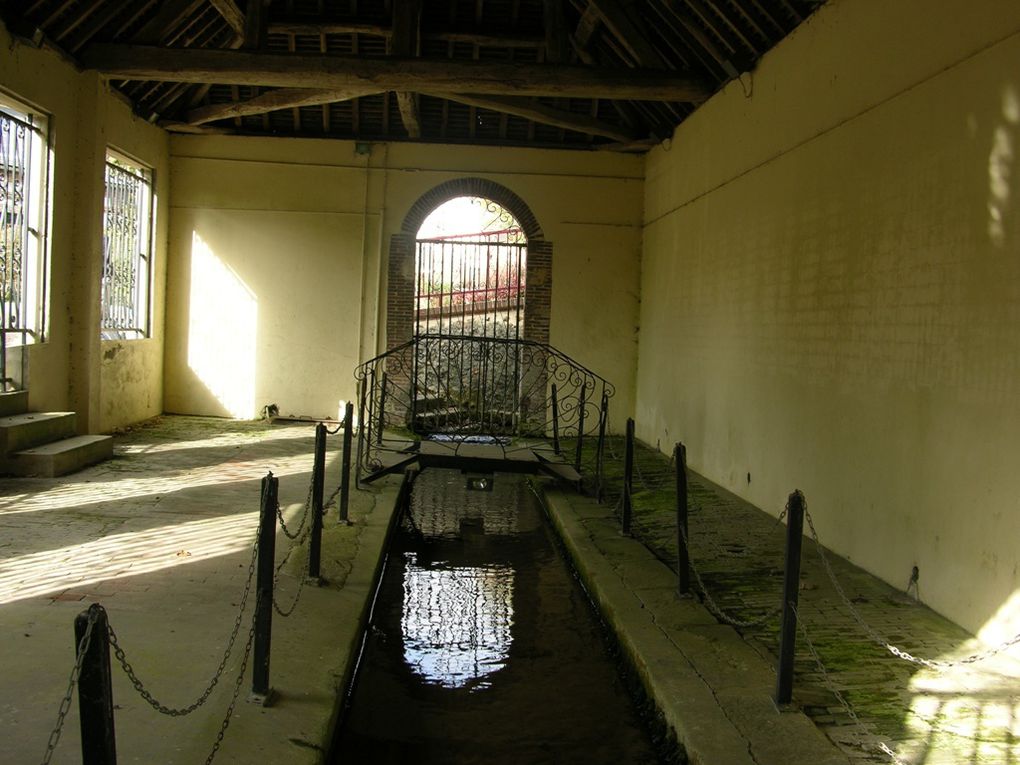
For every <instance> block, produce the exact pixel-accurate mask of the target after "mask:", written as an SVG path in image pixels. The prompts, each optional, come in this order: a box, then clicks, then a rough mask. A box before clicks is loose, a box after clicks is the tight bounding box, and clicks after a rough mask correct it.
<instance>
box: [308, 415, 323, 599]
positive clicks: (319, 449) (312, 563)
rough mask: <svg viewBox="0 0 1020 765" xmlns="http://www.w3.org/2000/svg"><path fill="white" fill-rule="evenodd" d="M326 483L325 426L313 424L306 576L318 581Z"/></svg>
mask: <svg viewBox="0 0 1020 765" xmlns="http://www.w3.org/2000/svg"><path fill="white" fill-rule="evenodd" d="M325 483H326V426H325V425H324V424H323V423H321V422H320V423H319V424H318V425H316V426H315V459H314V461H313V462H312V507H311V513H312V533H311V538H310V539H309V540H308V578H309V579H314V580H315V581H319V559H320V558H321V557H322V494H323V487H324V486H325Z"/></svg>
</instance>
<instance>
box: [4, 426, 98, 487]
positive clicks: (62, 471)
mask: <svg viewBox="0 0 1020 765" xmlns="http://www.w3.org/2000/svg"><path fill="white" fill-rule="evenodd" d="M112 456H113V437H112V436H72V437H71V438H64V439H61V440H59V441H54V442H53V443H49V444H44V445H42V446H36V447H33V448H31V449H23V450H22V451H18V452H15V453H14V454H11V455H10V456H9V457H7V459H5V460H3V462H2V466H3V471H4V472H5V473H8V474H9V475H20V476H27V475H36V476H43V477H45V478H53V477H55V476H58V475H67V474H68V473H73V472H75V471H76V470H81V469H82V468H83V467H87V466H89V465H94V464H96V463H97V462H102V461H103V460H107V459H109V458H110V457H112Z"/></svg>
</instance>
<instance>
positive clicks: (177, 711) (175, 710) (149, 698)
mask: <svg viewBox="0 0 1020 765" xmlns="http://www.w3.org/2000/svg"><path fill="white" fill-rule="evenodd" d="M258 554H259V542H258V537H257V536H256V538H255V544H254V545H252V553H251V561H250V563H249V564H248V577H247V581H246V582H245V584H244V591H243V592H242V594H241V605H240V607H239V609H238V613H237V618H236V619H234V627H233V629H232V630H231V632H230V638H229V639H228V640H227V648H226V650H225V651H224V652H223V658H222V659H221V660H220V664H219V666H218V667H217V668H216V672H215V674H214V675H213V677H212V680H210V681H209V684H208V685H207V686H206V688H205V690H204V691H202V693H201V695H199V697H198V699H197V700H195V701H194V702H192V703H191V704H188V705H187V706H183V707H169V706H167V705H165V704H163V703H162V702H160V701H159V700H158V699H156V698H155V697H154V696H153V695H152V693H151V692H150V691H149V690H148V689H147V688H146V687H145V684H144V683H143V682H142V680H141V678H139V677H138V675H137V674H136V672H135V670H134V667H132V666H131V662H129V661H128V660H127V655H126V654H125V652H124V649H123V648H122V647H121V645H120V642H119V640H118V638H117V634H116V633H115V632H114V631H113V626H112V625H110V626H109V639H110V645H111V646H112V647H113V653H114V656H116V657H117V661H118V662H119V663H120V666H121V668H122V669H123V670H124V674H126V675H127V677H128V680H130V681H131V686H132V687H133V688H134V689H135V691H137V692H138V695H139V696H141V697H142V699H144V700H145V702H146V703H147V704H148V705H149V706H150V707H152V708H153V709H155V710H156V711H157V712H159V713H160V714H163V715H168V716H170V717H184V716H185V715H189V714H191V713H192V712H194V711H195V710H196V709H198V708H199V707H200V706H202V705H203V704H204V703H205V702H206V701H207V700H208V698H209V696H210V694H212V692H213V689H214V688H215V687H216V685H217V684H218V683H219V681H220V678H221V677H222V675H223V671H224V669H225V668H226V666H227V662H228V661H229V660H230V654H231V652H232V651H233V650H234V643H235V642H236V640H237V635H238V633H239V632H240V629H241V622H242V619H243V618H244V612H245V610H246V607H247V604H248V596H249V594H250V593H251V585H252V582H253V581H254V579H255V564H256V562H257V561H258ZM257 597H258V596H257V595H256V599H257Z"/></svg>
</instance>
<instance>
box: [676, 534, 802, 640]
mask: <svg viewBox="0 0 1020 765" xmlns="http://www.w3.org/2000/svg"><path fill="white" fill-rule="evenodd" d="M679 529H680V538H681V539H682V540H683V543H684V547H685V548H686V549H687V557H688V562H689V563H690V566H691V571H693V572H694V579H695V581H697V583H698V589H700V590H701V594H702V595H704V596H705V605H707V606H708V610H709V611H711V612H712V614H713V615H714V616H715V617H716V618H718V619H722V621H724V622H726V624H729V625H730V626H731V627H739V628H743V629H746V628H749V627H758V626H761V625H762V624H765V622H767V621H769V620H770V619H773V618H775V617H776V615H778V614H779V612H780V611H782V610H783V605H782V603H780V604H779V605H778V606H775V607H774V608H772V609H770V610H769V611H768V612H766V613H764V614H762V615H761V616H759V617H758V618H757V619H751V620H749V621H742V620H740V619H735V618H734V617H732V616H730V615H729V614H727V613H726V612H725V611H723V610H722V608H720V607H719V604H718V603H716V602H715V600H714V599H713V598H712V595H711V594H710V593H709V591H708V589H707V588H706V587H705V582H704V580H703V579H702V578H701V572H700V571H698V567H697V566H695V565H694V559H693V557H692V556H691V547H690V545H689V544H688V543H687V532H686V531H684V527H683V526H680V527H679ZM745 605H746V604H745Z"/></svg>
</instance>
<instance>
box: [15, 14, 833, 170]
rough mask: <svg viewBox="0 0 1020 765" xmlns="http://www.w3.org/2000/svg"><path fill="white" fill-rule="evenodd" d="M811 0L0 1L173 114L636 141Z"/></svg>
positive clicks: (510, 139) (742, 64) (19, 22)
mask: <svg viewBox="0 0 1020 765" xmlns="http://www.w3.org/2000/svg"><path fill="white" fill-rule="evenodd" d="M820 2H821V0H0V15H2V17H3V19H4V21H5V23H6V24H7V27H8V29H10V30H11V32H12V33H13V34H15V35H17V36H20V37H22V38H26V39H27V40H28V41H29V42H30V43H31V44H35V45H52V46H55V47H57V48H60V49H61V50H62V51H64V52H65V53H66V54H68V55H69V56H71V57H72V58H74V59H75V60H76V61H77V62H78V63H79V64H80V65H81V66H82V67H84V68H90V69H96V70H98V71H99V72H101V73H103V74H104V75H105V76H107V77H109V78H110V80H111V82H112V83H113V86H114V87H115V88H116V89H117V90H119V91H120V92H121V93H123V94H124V95H125V96H126V97H127V98H128V99H129V100H130V101H131V103H132V104H133V105H134V108H135V110H136V111H137V112H138V113H139V114H140V115H142V116H143V117H145V118H146V119H150V120H152V121H155V122H157V123H158V124H160V125H163V126H164V127H166V128H167V129H169V130H176V131H182V132H211V133H236V134H243V135H275V136H311V137H331V138H343V139H353V140H357V141H400V140H416V141H425V142H437V143H452V144H484V145H503V146H522V145H523V146H542V147H554V148H574V149H615V150H624V151H643V150H646V149H647V148H648V147H650V146H652V145H654V144H655V143H656V142H658V141H661V140H662V139H664V138H667V137H669V136H670V135H671V134H672V131H673V128H674V127H676V125H678V124H679V123H680V122H682V121H683V120H684V118H685V117H687V115H689V114H690V113H691V112H692V111H693V110H694V109H695V108H697V106H698V104H699V103H701V102H703V101H704V100H705V99H707V98H708V97H709V96H711V95H712V93H714V92H715V91H716V90H718V89H719V88H720V87H721V86H722V85H724V84H726V83H727V82H729V81H730V80H731V79H734V78H736V77H738V76H740V74H741V73H744V72H748V71H750V70H752V69H753V68H754V65H755V63H756V62H757V60H758V59H759V58H760V57H761V56H762V55H763V54H764V53H765V52H766V51H768V50H769V49H770V48H771V47H772V46H773V45H775V44H776V43H777V42H779V40H781V39H782V38H783V37H785V36H786V35H787V34H789V33H790V32H791V31H792V30H793V29H794V28H795V27H796V26H797V25H798V24H800V23H801V22H802V21H803V20H804V19H805V18H806V17H807V16H808V15H809V14H810V13H811V12H812V11H814V9H815V8H816V7H817V6H818V5H819V4H820ZM0 83H2V78H0Z"/></svg>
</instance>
